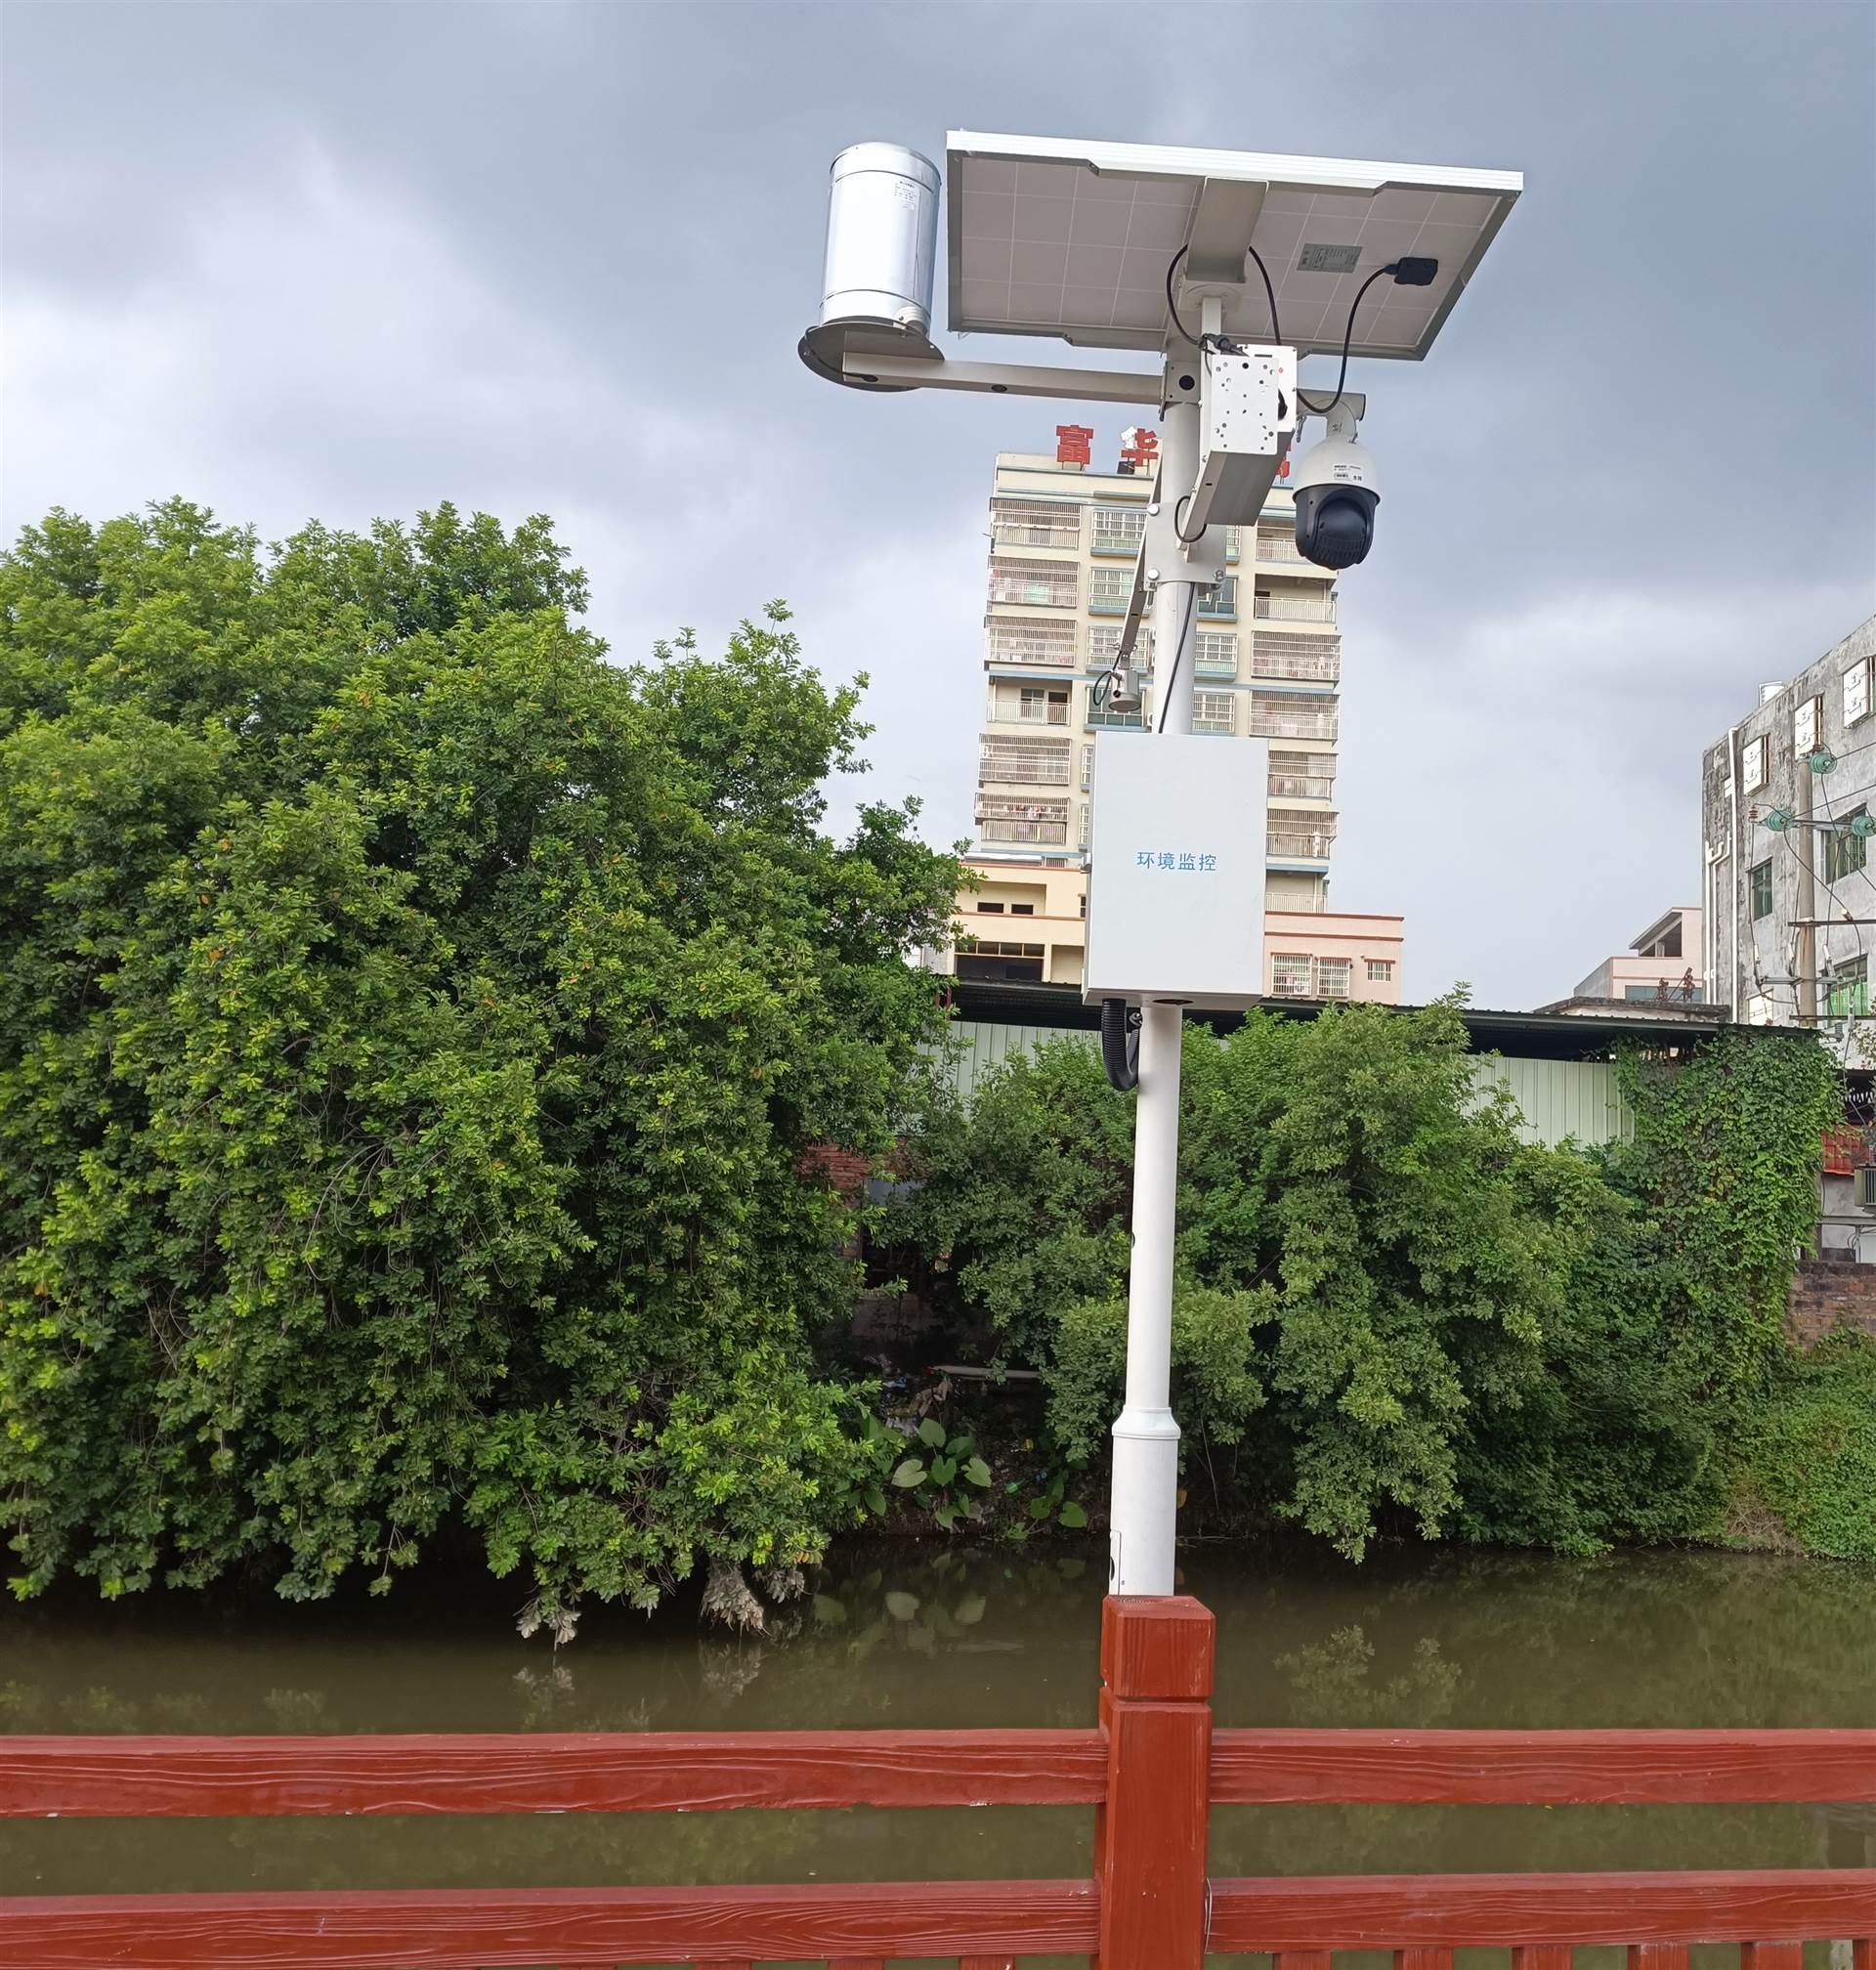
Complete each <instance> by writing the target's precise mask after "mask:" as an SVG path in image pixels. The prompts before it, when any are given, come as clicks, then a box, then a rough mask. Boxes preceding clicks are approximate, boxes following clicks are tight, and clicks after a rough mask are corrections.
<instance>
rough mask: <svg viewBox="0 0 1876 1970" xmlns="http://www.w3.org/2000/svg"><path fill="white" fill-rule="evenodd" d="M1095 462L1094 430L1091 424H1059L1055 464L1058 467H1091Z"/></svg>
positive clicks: (1057, 426)
mask: <svg viewBox="0 0 1876 1970" xmlns="http://www.w3.org/2000/svg"><path fill="white" fill-rule="evenodd" d="M1093 460H1094V428H1093V426H1092V425H1090V424H1057V425H1056V427H1055V462H1056V464H1058V465H1089V464H1092V463H1093Z"/></svg>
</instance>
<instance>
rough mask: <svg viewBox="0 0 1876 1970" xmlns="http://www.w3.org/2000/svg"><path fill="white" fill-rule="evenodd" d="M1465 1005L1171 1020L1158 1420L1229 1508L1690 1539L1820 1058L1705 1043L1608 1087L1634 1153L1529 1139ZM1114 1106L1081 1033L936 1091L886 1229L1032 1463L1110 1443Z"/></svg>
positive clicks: (1818, 1109) (1395, 1523) (1772, 1344)
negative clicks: (1037, 1450) (1485, 1066)
mask: <svg viewBox="0 0 1876 1970" xmlns="http://www.w3.org/2000/svg"><path fill="white" fill-rule="evenodd" d="M1477 1067H1478V1062H1477V1060H1476V1057H1475V1056H1472V1055H1471V1054H1470V1053H1469V1051H1468V1041H1467V1035H1466V1031H1465V1026H1464V1023H1463V1021H1462V1019H1461V1017H1460V1012H1459V1007H1458V1005H1457V1003H1453V1004H1446V1005H1441V1006H1432V1007H1429V1008H1428V1009H1426V1010H1424V1011H1419V1012H1409V1013H1394V1012H1388V1011H1385V1010H1383V1009H1382V1008H1379V1007H1364V1006H1351V1007H1345V1008H1341V1009H1336V1010H1331V1011H1329V1012H1327V1013H1325V1014H1324V1015H1323V1016H1322V1017H1321V1018H1319V1019H1317V1020H1314V1021H1312V1022H1307V1023H1305V1022H1299V1021H1293V1020H1287V1019H1282V1018H1278V1017H1275V1016H1272V1015H1267V1014H1258V1015H1254V1016H1253V1017H1251V1018H1250V1019H1248V1020H1247V1021H1246V1022H1245V1023H1244V1025H1243V1026H1242V1027H1241V1028H1240V1029H1239V1030H1237V1031H1236V1032H1234V1033H1233V1034H1232V1035H1231V1036H1230V1037H1229V1039H1227V1040H1226V1041H1224V1042H1223V1043H1222V1044H1220V1043H1219V1042H1217V1041H1216V1040H1215V1039H1214V1038H1213V1037H1212V1036H1211V1034H1210V1033H1209V1032H1208V1031H1206V1030H1205V1029H1204V1028H1201V1027H1196V1026H1195V1027H1189V1028H1188V1030H1187V1035H1186V1041H1185V1053H1184V1087H1183V1101H1182V1106H1183V1113H1182V1117H1181V1152H1180V1183H1179V1198H1178V1242H1177V1255H1176V1264H1175V1278H1174V1288H1173V1306H1172V1366H1173V1406H1174V1409H1175V1412H1176V1414H1177V1415H1178V1417H1179V1419H1180V1425H1181V1429H1182V1431H1183V1433H1184V1435H1183V1440H1182V1446H1181V1448H1182V1455H1183V1458H1184V1462H1185V1470H1186V1474H1187V1479H1188V1482H1189V1483H1191V1484H1193V1485H1195V1486H1198V1487H1200V1488H1201V1495H1202V1496H1204V1497H1206V1498H1208V1499H1209V1501H1210V1509H1211V1510H1212V1512H1213V1513H1214V1514H1215V1515H1216V1516H1217V1517H1218V1518H1220V1519H1221V1520H1224V1521H1225V1522H1230V1523H1245V1522H1257V1521H1260V1520H1270V1519H1278V1520H1282V1519H1291V1520H1300V1522H1301V1523H1302V1525H1303V1526H1304V1527H1305V1528H1306V1529H1307V1530H1309V1531H1311V1532H1313V1533H1317V1534H1319V1535H1321V1536H1323V1537H1324V1538H1326V1539H1328V1540H1330V1541H1331V1542H1333V1543H1334V1544H1335V1545H1336V1546H1338V1547H1339V1548H1340V1549H1341V1550H1343V1551H1344V1552H1347V1553H1351V1554H1359V1553H1360V1552H1361V1551H1362V1550H1363V1548H1364V1546H1365V1544H1366V1542H1367V1541H1368V1540H1369V1539H1371V1538H1372V1537H1373V1536H1374V1535H1375V1533H1376V1532H1377V1531H1378V1530H1383V1529H1391V1528H1398V1527H1406V1526H1413V1527H1417V1528H1418V1530H1419V1531H1420V1532H1421V1533H1423V1534H1425V1535H1428V1536H1431V1535H1433V1534H1435V1533H1438V1532H1441V1531H1445V1530H1453V1531H1457V1532H1459V1533H1461V1534H1463V1535H1464V1536H1466V1537H1468V1538H1471V1539H1474V1540H1480V1541H1497V1542H1506V1543H1516V1544H1533V1545H1546V1546H1551V1547H1555V1548H1558V1549H1561V1550H1565V1551H1570V1552H1583V1553H1587V1552H1594V1551H1596V1550H1599V1549H1600V1548H1602V1547H1604V1546H1606V1545H1608V1544H1610V1543H1611V1542H1614V1541H1618V1540H1627V1539H1644V1540H1646V1539H1672V1538H1684V1537H1687V1536H1692V1535H1695V1534H1699V1533H1703V1532H1705V1533H1711V1532H1713V1531H1714V1530H1716V1529H1717V1527H1718V1526H1719V1524H1720V1522H1721V1520H1723V1519H1724V1516H1725V1511H1726V1501H1727V1488H1728V1484H1729V1482H1730V1481H1731V1477H1730V1473H1731V1461H1732V1460H1731V1457H1730V1453H1729V1450H1728V1446H1729V1445H1730V1444H1732V1443H1733V1442H1735V1441H1736V1440H1737V1438H1738V1436H1739V1435H1740V1432H1741V1429H1742V1428H1743V1427H1744V1422H1745V1420H1746V1419H1748V1418H1749V1417H1750V1415H1751V1414H1752V1413H1753V1412H1754V1405H1755V1404H1756V1403H1757V1402H1758V1401H1759V1400H1760V1399H1761V1396H1762V1394H1763V1392H1764V1390H1765V1388H1766V1386H1767V1380H1766V1378H1767V1377H1768V1376H1769V1375H1770V1374H1771V1373H1772V1372H1773V1371H1774V1368H1775V1366H1776V1363H1777V1361H1778V1359H1779V1357H1780V1349H1779V1347H1778V1342H1777V1336H1778V1331H1779V1319H1780V1316H1781V1314H1782V1310H1783V1306H1784V1300H1785V1294H1786V1292H1787V1290H1788V1287H1789V1283H1790V1279H1791V1273H1792V1269H1793V1266H1794V1264H1795V1263H1796V1257H1797V1253H1798V1251H1799V1249H1800V1245H1801V1243H1802V1241H1803V1239H1804V1238H1805V1236H1806V1235H1807V1234H1808V1233H1809V1231H1810V1230H1811V1228H1812V1225H1813V1224H1814V1221H1815V1213H1816V1188H1815V1171H1816V1154H1817V1143H1818V1138H1819V1135H1820V1134H1821V1131H1822V1129H1823V1128H1824V1127H1825V1126H1826V1124H1827V1123H1829V1122H1831V1121H1833V1120H1835V1119H1836V1117H1837V1115H1838V1114H1839V1113H1840V1112H1841V1090H1840V1088H1839V1085H1838V1082H1837V1077H1836V1074H1835V1071H1834V1069H1833V1068H1832V1066H1831V1063H1830V1061H1829V1058H1828V1056H1827V1055H1826V1054H1825V1053H1824V1052H1823V1050H1822V1049H1820V1048H1818V1047H1817V1046H1816V1045H1815V1044H1814V1042H1812V1040H1811V1039H1810V1038H1808V1037H1806V1038H1798V1037H1793V1036H1782V1035H1760V1036H1755V1037H1754V1038H1753V1039H1751V1040H1750V1041H1748V1040H1744V1039H1740V1038H1737V1037H1724V1038H1722V1039H1720V1040H1718V1041H1716V1042H1714V1043H1713V1044H1711V1045H1710V1046H1708V1047H1706V1048H1704V1049H1701V1050H1700V1051H1699V1052H1698V1053H1696V1054H1694V1055H1693V1056H1691V1057H1690V1058H1687V1059H1676V1060H1674V1061H1672V1062H1669V1061H1664V1060H1658V1059H1654V1058H1650V1057H1647V1056H1644V1055H1642V1054H1635V1055H1631V1056H1629V1057H1628V1058H1626V1059H1625V1060H1624V1062H1623V1063H1622V1067H1621V1077H1622V1083H1623V1087H1624V1091H1625V1092H1626V1094H1627V1097H1628V1101H1629V1105H1630V1108H1631V1111H1632V1113H1633V1114H1634V1116H1635V1132H1634V1139H1633V1140H1632V1141H1630V1142H1627V1143H1624V1144H1622V1145H1620V1146H1619V1147H1616V1148H1614V1149H1612V1150H1610V1151H1609V1152H1607V1153H1606V1154H1603V1155H1588V1154H1584V1153H1580V1152H1578V1151H1576V1150H1574V1149H1571V1148H1562V1149H1546V1148H1540V1147H1533V1146H1530V1145H1527V1144H1525V1143H1523V1142H1521V1141H1520V1140H1519V1139H1518V1128H1517V1122H1518V1118H1517V1116H1516V1114H1515V1111H1514V1108H1513V1106H1512V1104H1511V1101H1510V1098H1509V1096H1508V1095H1506V1094H1505V1093H1504V1092H1503V1091H1502V1090H1501V1089H1498V1088H1497V1087H1495V1086H1494V1085H1492V1084H1490V1083H1481V1081H1480V1079H1479V1077H1478V1074H1477ZM1131 1122H1132V1104H1131V1102H1130V1100H1129V1099H1128V1098H1127V1097H1126V1096H1123V1095H1119V1094H1116V1093H1115V1092H1113V1091H1112V1090H1111V1089H1109V1088H1108V1086H1107V1085H1106V1081H1105V1078H1104V1077H1103V1075H1102V1072H1101V1069H1100V1066H1099V1063H1098V1061H1097V1060H1096V1059H1095V1058H1094V1057H1093V1055H1092V1054H1091V1052H1089V1050H1088V1049H1086V1048H1085V1047H1082V1046H1078V1045H1075V1044H1074V1043H1056V1044H1053V1045H1049V1046H1045V1048H1043V1049H1041V1051H1040V1052H1039V1053H1038V1054H1037V1055H1036V1056H1035V1058H1034V1059H1025V1058H1022V1057H1020V1056H1017V1057H1012V1058H1011V1059H1010V1060H1008V1061H1007V1062H1005V1063H1004V1064H1003V1066H1002V1067H1001V1068H1000V1069H999V1070H997V1071H996V1072H995V1073H993V1074H992V1075H990V1076H989V1077H987V1079H986V1080H985V1081H984V1083H983V1084H981V1086H980V1089H979V1092H978V1094H977V1098H976V1100H975V1103H974V1105H972V1106H971V1107H970V1108H969V1109H968V1110H967V1111H966V1110H965V1109H964V1108H963V1107H962V1106H961V1105H960V1104H959V1103H957V1102H955V1101H954V1102H952V1103H949V1104H946V1103H943V1102H940V1103H937V1104H935V1105H934V1106H933V1107H932V1108H931V1110H930V1112H929V1113H928V1115H927V1118H926V1122H925V1125H924V1128H923V1131H922V1134H921V1135H920V1137H919V1139H918V1141H917V1162H918V1164H919V1167H920V1168H921V1170H922V1172H923V1175H924V1177H925V1179H926V1181H925V1188H924V1190H923V1191H922V1193H921V1194H919V1195H918V1196H917V1197H915V1198H913V1199H911V1200H910V1201H909V1202H908V1203H907V1204H906V1205H904V1206H903V1207H902V1208H901V1210H900V1212H899V1214H898V1216H897V1219H896V1227H897V1235H898V1236H900V1237H901V1238H902V1239H903V1240H905V1241H906V1242H907V1243H908V1244H909V1245H910V1246H913V1247H915V1248H916V1249H917V1251H918V1252H920V1253H921V1254H922V1255H923V1256H924V1257H925V1259H926V1260H927V1261H931V1260H933V1259H934V1258H936V1259H941V1260H942V1261H943V1262H944V1263H945V1265H946V1267H947V1268H948V1269H946V1270H943V1271H940V1272H939V1273H937V1274H936V1275H935V1276H936V1277H937V1278H938V1279H939V1280H940V1281H941V1282H948V1283H949V1291H950V1294H951V1296H952V1302H953V1304H952V1305H951V1306H948V1307H947V1308H945V1309H944V1310H946V1311H947V1312H949V1313H951V1314H953V1315H954V1316H955V1317H965V1316H968V1315H969V1314H971V1313H977V1314H981V1315H982V1316H984V1317H985V1318H986V1319H988V1321H989V1322H990V1323H991V1327H992V1330H993V1333H994V1335H995V1337H996V1339H997V1342H998V1345H999V1346H1000V1348H1001V1349H1002V1352H1003V1354H1004V1356H1005V1358H1008V1359H1010V1360H1014V1361H1022V1362H1027V1363H1029V1364H1031V1365H1033V1366H1036V1367H1038V1368H1040V1369H1041V1370H1042V1371H1043V1373H1044V1377H1045V1384H1046V1388H1047V1392H1048V1400H1049V1412H1048V1413H1049V1420H1050V1427H1051V1430H1052V1432H1053V1434H1054V1436H1055V1439H1056V1441H1057V1444H1058V1446H1059V1447H1060V1448H1061V1449H1063V1450H1064V1451H1065V1452H1066V1453H1067V1454H1069V1455H1070V1456H1072V1457H1074V1458H1076V1459H1079V1460H1083V1461H1085V1462H1093V1461H1095V1460H1098V1459H1100V1458H1101V1457H1102V1456H1103V1455H1104V1452H1105V1448H1106V1438H1107V1430H1108V1426H1109V1424H1110V1423H1111V1420H1112V1418H1113V1415H1114V1413H1115V1411H1116V1409H1117V1407H1118V1404H1119V1400H1120V1392H1121V1387H1122V1380H1123V1366H1124V1360H1125V1351H1126V1324H1127V1310H1126V1270H1127V1260H1128V1249H1129V1235H1128V1213H1129V1208H1130V1188H1131V1186H1130V1152H1131V1139H1130V1137H1131Z"/></svg>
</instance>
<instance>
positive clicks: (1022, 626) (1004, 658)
mask: <svg viewBox="0 0 1876 1970" xmlns="http://www.w3.org/2000/svg"><path fill="white" fill-rule="evenodd" d="M1076 640H1077V639H1076V635H1075V627H1074V624H1073V623H1069V622H1063V623H1059V624H1058V623H1054V622H1035V623H1030V622H1010V621H997V620H996V619H995V618H992V620H991V621H989V622H987V623H986V624H985V625H984V662H985V663H986V664H1008V665H1010V666H1012V667H1021V668H1023V669H1028V670H1073V669H1074V668H1075V663H1076V655H1077V651H1076Z"/></svg>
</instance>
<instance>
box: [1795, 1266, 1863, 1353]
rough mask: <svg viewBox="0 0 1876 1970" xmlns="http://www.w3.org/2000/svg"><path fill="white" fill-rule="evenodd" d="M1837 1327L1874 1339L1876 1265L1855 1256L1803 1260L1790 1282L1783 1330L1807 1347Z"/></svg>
mask: <svg viewBox="0 0 1876 1970" xmlns="http://www.w3.org/2000/svg"><path fill="white" fill-rule="evenodd" d="M1840 1327H1848V1328H1851V1329H1854V1330H1855V1332H1856V1333H1858V1334H1867V1335H1868V1336H1869V1337H1870V1338H1871V1339H1872V1340H1876V1265H1858V1264H1857V1263H1856V1262H1855V1260H1854V1259H1837V1258H1830V1259H1806V1260H1803V1261H1801V1262H1800V1263H1799V1266H1798V1276H1797V1278H1795V1279H1794V1280H1793V1281H1792V1282H1791V1300H1790V1303H1789V1305H1788V1306H1787V1307H1786V1309H1785V1332H1786V1334H1787V1335H1789V1336H1790V1338H1791V1340H1792V1341H1793V1342H1794V1343H1796V1345H1797V1346H1798V1347H1800V1348H1810V1347H1812V1346H1814V1345H1815V1344H1816V1343H1817V1342H1819V1341H1821V1340H1822V1339H1823V1338H1824V1336H1825V1335H1826V1334H1831V1333H1834V1332H1836V1330H1837V1329H1838V1328H1840Z"/></svg>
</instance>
